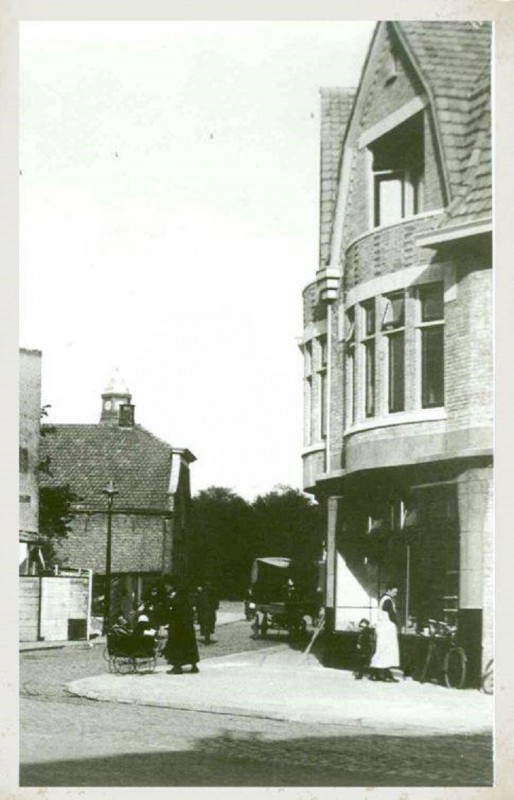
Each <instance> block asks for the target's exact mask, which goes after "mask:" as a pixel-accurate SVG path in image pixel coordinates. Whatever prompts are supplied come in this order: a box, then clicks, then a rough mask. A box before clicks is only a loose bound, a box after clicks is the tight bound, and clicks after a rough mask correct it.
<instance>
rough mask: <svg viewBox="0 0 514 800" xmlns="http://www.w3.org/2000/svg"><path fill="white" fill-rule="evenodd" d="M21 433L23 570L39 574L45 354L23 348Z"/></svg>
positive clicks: (21, 547)
mask: <svg viewBox="0 0 514 800" xmlns="http://www.w3.org/2000/svg"><path fill="white" fill-rule="evenodd" d="M19 381H20V386H19V390H20V429H19V470H18V471H19V529H20V530H19V543H20V552H19V570H20V574H21V575H29V574H34V573H36V572H38V571H39V570H40V569H41V567H42V566H43V564H42V562H41V554H40V546H39V545H40V544H41V542H42V539H41V537H40V536H39V477H38V466H39V424H40V414H41V351H40V350H26V349H25V348H20V352H19Z"/></svg>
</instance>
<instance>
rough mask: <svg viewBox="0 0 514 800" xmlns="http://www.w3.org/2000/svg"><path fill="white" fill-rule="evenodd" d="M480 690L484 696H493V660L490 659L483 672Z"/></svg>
mask: <svg viewBox="0 0 514 800" xmlns="http://www.w3.org/2000/svg"><path fill="white" fill-rule="evenodd" d="M480 688H481V689H482V691H483V692H484V694H494V659H493V658H491V659H490V660H489V661H488V662H487V664H486V668H485V670H484V674H483V675H482V681H481V684H480Z"/></svg>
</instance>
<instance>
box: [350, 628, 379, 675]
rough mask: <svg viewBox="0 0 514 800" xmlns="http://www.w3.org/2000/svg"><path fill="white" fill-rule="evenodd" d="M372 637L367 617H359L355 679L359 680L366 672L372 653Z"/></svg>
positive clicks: (371, 629)
mask: <svg viewBox="0 0 514 800" xmlns="http://www.w3.org/2000/svg"><path fill="white" fill-rule="evenodd" d="M373 649H374V637H373V628H371V627H370V625H369V619H361V621H360V622H359V636H358V637H357V659H358V666H357V669H356V670H355V672H354V673H353V674H354V676H355V678H356V680H358V681H359V680H361V679H362V677H363V675H365V674H366V673H368V670H369V662H370V661H371V656H372V655H373Z"/></svg>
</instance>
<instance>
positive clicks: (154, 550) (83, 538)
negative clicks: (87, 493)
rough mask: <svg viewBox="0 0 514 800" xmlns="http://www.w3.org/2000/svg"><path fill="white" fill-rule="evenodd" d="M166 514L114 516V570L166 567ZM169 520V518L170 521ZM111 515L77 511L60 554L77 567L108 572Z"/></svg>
mask: <svg viewBox="0 0 514 800" xmlns="http://www.w3.org/2000/svg"><path fill="white" fill-rule="evenodd" d="M165 519H166V518H165V517H164V516H158V515H155V516H146V515H142V514H116V513H114V514H113V516H112V562H111V564H112V565H111V569H112V571H113V572H160V571H161V569H162V567H163V535H164V525H165ZM168 524H170V523H169V521H168ZM106 540H107V516H106V514H105V513H91V514H87V513H86V514H77V515H76V516H75V518H74V520H73V530H72V532H71V533H70V535H69V537H68V539H67V540H66V541H65V542H64V543H63V545H62V547H61V548H60V549H59V557H60V558H61V559H62V560H63V562H64V563H67V564H69V565H70V566H73V567H83V568H87V569H92V570H93V571H94V572H95V573H104V572H105V549H106Z"/></svg>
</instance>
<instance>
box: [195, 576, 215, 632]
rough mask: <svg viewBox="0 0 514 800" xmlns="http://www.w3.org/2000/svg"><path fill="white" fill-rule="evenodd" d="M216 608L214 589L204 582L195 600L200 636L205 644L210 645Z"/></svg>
mask: <svg viewBox="0 0 514 800" xmlns="http://www.w3.org/2000/svg"><path fill="white" fill-rule="evenodd" d="M218 608H219V602H218V599H217V597H216V595H215V592H214V587H213V586H212V584H211V582H210V581H206V582H205V583H204V585H203V586H199V587H198V595H197V600H196V613H197V619H198V624H199V625H200V636H202V637H203V640H204V642H205V644H210V642H211V636H212V634H213V633H214V629H215V627H216V611H217V609H218Z"/></svg>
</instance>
